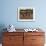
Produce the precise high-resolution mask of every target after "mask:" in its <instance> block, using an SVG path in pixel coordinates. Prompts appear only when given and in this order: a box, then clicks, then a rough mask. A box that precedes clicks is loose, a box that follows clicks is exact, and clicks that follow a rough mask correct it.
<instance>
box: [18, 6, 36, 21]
mask: <svg viewBox="0 0 46 46" xmlns="http://www.w3.org/2000/svg"><path fill="white" fill-rule="evenodd" d="M18 21H35V8H32V7H19V8H18Z"/></svg>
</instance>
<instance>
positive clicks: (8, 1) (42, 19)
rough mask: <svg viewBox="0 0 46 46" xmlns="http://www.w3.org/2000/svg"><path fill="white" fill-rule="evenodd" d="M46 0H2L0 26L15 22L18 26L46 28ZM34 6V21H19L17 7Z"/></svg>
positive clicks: (0, 4)
mask: <svg viewBox="0 0 46 46" xmlns="http://www.w3.org/2000/svg"><path fill="white" fill-rule="evenodd" d="M45 4H46V0H0V8H1V9H0V12H1V14H0V26H2V27H4V26H7V25H9V24H13V25H14V26H15V27H16V28H29V27H30V28H31V27H39V26H40V27H43V28H46V5H45ZM19 7H34V8H35V13H36V14H35V15H36V20H35V21H34V22H33V21H32V22H18V20H17V8H19Z"/></svg>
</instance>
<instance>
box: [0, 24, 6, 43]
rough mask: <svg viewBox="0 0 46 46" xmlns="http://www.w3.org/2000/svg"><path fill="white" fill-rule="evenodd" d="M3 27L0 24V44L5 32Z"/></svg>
mask: <svg viewBox="0 0 46 46" xmlns="http://www.w3.org/2000/svg"><path fill="white" fill-rule="evenodd" d="M4 28H6V27H5V25H4V24H0V43H2V36H3V34H2V33H3V32H5V31H6V30H4Z"/></svg>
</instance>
